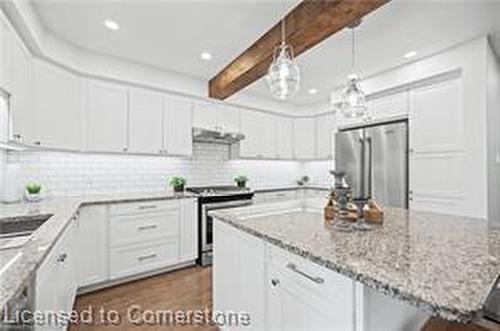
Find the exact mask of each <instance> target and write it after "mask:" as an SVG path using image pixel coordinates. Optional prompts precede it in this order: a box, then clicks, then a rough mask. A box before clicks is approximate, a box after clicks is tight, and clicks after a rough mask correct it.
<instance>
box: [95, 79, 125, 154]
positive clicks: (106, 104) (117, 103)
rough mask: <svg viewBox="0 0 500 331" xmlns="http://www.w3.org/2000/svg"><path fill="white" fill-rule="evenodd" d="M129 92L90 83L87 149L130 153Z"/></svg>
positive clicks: (115, 86)
mask: <svg viewBox="0 0 500 331" xmlns="http://www.w3.org/2000/svg"><path fill="white" fill-rule="evenodd" d="M127 99H128V96H127V89H126V88H125V87H124V86H121V85H117V84H112V83H106V82H100V81H95V80H90V81H88V93H87V113H86V115H87V130H86V139H87V149H88V150H89V151H96V152H124V151H127V107H128V100H127Z"/></svg>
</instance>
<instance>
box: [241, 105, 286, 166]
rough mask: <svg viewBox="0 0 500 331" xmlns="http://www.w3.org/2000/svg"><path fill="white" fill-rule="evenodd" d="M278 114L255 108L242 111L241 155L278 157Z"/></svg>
mask: <svg viewBox="0 0 500 331" xmlns="http://www.w3.org/2000/svg"><path fill="white" fill-rule="evenodd" d="M275 121H276V116H275V115H272V114H268V113H263V112H257V111H253V110H246V109H245V110H242V111H241V132H242V133H243V134H244V135H245V139H243V140H242V141H241V142H240V156H241V157H245V158H265V159H274V158H276V154H277V149H276V129H275Z"/></svg>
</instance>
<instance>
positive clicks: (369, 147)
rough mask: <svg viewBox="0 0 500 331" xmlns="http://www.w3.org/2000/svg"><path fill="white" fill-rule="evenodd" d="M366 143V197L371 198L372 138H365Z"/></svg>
mask: <svg viewBox="0 0 500 331" xmlns="http://www.w3.org/2000/svg"><path fill="white" fill-rule="evenodd" d="M366 144H367V145H368V178H367V182H368V192H367V193H368V196H367V197H368V198H372V176H373V144H372V138H371V137H367V138H366Z"/></svg>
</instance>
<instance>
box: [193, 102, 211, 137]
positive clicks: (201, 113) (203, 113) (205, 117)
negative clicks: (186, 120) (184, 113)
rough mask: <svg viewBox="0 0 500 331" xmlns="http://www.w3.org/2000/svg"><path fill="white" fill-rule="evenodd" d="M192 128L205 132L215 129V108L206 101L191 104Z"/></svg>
mask: <svg viewBox="0 0 500 331" xmlns="http://www.w3.org/2000/svg"><path fill="white" fill-rule="evenodd" d="M193 126H194V127H196V128H202V129H207V130H216V129H217V107H216V105H215V104H214V103H211V102H208V101H198V100H197V101H194V102H193Z"/></svg>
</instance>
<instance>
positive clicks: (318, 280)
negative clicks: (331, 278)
mask: <svg viewBox="0 0 500 331" xmlns="http://www.w3.org/2000/svg"><path fill="white" fill-rule="evenodd" d="M286 267H287V268H288V269H290V270H292V271H293V272H296V273H298V274H299V275H301V276H304V277H306V278H307V279H309V280H312V281H313V282H315V283H316V284H323V283H324V282H325V280H324V279H323V278H321V277H313V276H310V275H308V274H306V273H305V272H303V271H302V270H299V269H298V268H297V266H296V265H295V264H293V263H288V264H287V266H286Z"/></svg>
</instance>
